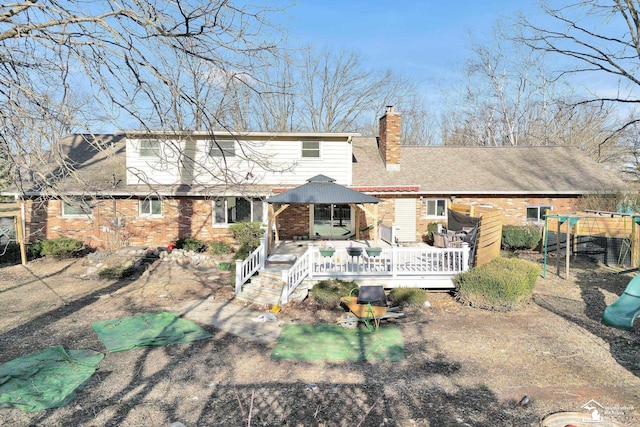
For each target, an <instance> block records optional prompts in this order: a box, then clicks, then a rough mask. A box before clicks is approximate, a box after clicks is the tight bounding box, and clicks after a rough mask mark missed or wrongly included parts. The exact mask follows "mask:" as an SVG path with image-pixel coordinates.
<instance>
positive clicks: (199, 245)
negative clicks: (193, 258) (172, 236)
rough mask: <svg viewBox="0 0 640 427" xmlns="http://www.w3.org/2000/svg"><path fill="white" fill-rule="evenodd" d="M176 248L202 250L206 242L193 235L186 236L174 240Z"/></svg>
mask: <svg viewBox="0 0 640 427" xmlns="http://www.w3.org/2000/svg"><path fill="white" fill-rule="evenodd" d="M176 248H178V249H184V250H185V251H193V252H204V251H206V250H207V244H206V243H205V242H203V241H202V240H199V239H196V238H195V237H186V238H183V239H178V240H176Z"/></svg>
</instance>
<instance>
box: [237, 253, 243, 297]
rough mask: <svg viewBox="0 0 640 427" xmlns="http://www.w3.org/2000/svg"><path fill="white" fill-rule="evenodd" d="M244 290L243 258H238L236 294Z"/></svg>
mask: <svg viewBox="0 0 640 427" xmlns="http://www.w3.org/2000/svg"><path fill="white" fill-rule="evenodd" d="M240 292H242V260H241V259H237V260H236V294H239V293H240Z"/></svg>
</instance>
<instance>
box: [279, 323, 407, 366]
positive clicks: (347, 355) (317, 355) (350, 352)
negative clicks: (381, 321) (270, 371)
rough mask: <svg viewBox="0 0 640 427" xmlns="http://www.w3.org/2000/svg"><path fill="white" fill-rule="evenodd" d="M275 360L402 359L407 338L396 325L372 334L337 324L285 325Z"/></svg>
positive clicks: (398, 360) (344, 360)
mask: <svg viewBox="0 0 640 427" xmlns="http://www.w3.org/2000/svg"><path fill="white" fill-rule="evenodd" d="M271 358H272V359H289V360H309V361H329V362H363V361H369V362H371V361H376V362H400V361H402V360H403V359H404V339H403V338H402V332H401V331H400V328H398V327H397V326H385V327H383V328H379V329H378V331H377V332H376V333H370V332H369V331H368V330H367V329H366V328H365V327H358V328H356V329H344V328H342V327H341V326H338V325H326V324H324V325H284V326H283V327H282V331H281V332H280V337H279V338H278V344H277V345H276V346H275V348H274V349H273V352H272V353H271Z"/></svg>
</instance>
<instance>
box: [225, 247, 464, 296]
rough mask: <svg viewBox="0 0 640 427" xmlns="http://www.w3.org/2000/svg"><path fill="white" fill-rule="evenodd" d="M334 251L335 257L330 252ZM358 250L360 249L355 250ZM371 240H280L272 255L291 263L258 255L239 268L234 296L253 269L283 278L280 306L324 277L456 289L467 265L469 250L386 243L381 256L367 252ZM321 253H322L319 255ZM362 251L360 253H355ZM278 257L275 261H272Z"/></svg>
mask: <svg viewBox="0 0 640 427" xmlns="http://www.w3.org/2000/svg"><path fill="white" fill-rule="evenodd" d="M329 248H332V249H333V251H329V252H331V253H327V251H326V249H329ZM354 248H360V249H355V250H354ZM367 248H369V249H371V248H372V246H371V243H370V242H368V241H333V242H308V241H295V242H281V244H280V245H278V247H276V248H275V250H274V251H273V252H272V254H276V255H278V257H277V258H276V259H283V254H286V255H288V257H284V258H289V259H290V260H291V261H293V260H294V259H295V261H294V262H292V263H290V264H282V263H269V262H268V261H267V260H268V256H267V254H266V248H264V247H263V246H262V245H261V250H258V251H256V252H255V257H254V258H253V260H250V259H247V260H246V261H245V262H244V264H241V263H239V264H238V265H237V267H236V292H237V293H239V292H241V290H242V285H243V283H244V282H245V281H246V280H248V278H249V277H250V276H251V275H252V274H253V273H254V272H255V271H265V270H266V271H270V272H271V273H278V274H281V276H282V281H283V282H284V283H283V289H282V297H281V299H282V302H283V303H286V302H287V300H288V296H289V295H290V294H291V293H292V292H293V291H294V290H295V289H296V287H298V286H299V285H300V284H301V283H302V282H303V281H319V280H323V279H331V278H333V279H342V280H352V281H355V282H357V283H359V284H382V285H383V286H384V287H385V288H394V287H416V288H425V289H453V288H454V287H455V284H454V282H453V278H454V276H455V275H456V274H458V273H460V272H463V271H466V270H467V269H468V266H469V248H468V246H467V245H466V244H465V245H462V247H460V248H435V247H432V246H429V245H424V244H422V245H416V246H413V247H401V246H393V247H392V246H390V245H388V244H384V246H383V247H380V251H378V252H377V253H368V251H367ZM321 249H322V251H321ZM356 252H359V253H356ZM272 259H274V257H272Z"/></svg>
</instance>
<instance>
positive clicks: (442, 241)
mask: <svg viewBox="0 0 640 427" xmlns="http://www.w3.org/2000/svg"><path fill="white" fill-rule="evenodd" d="M433 246H435V247H436V248H446V247H447V239H446V237H445V235H444V234H442V233H433Z"/></svg>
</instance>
